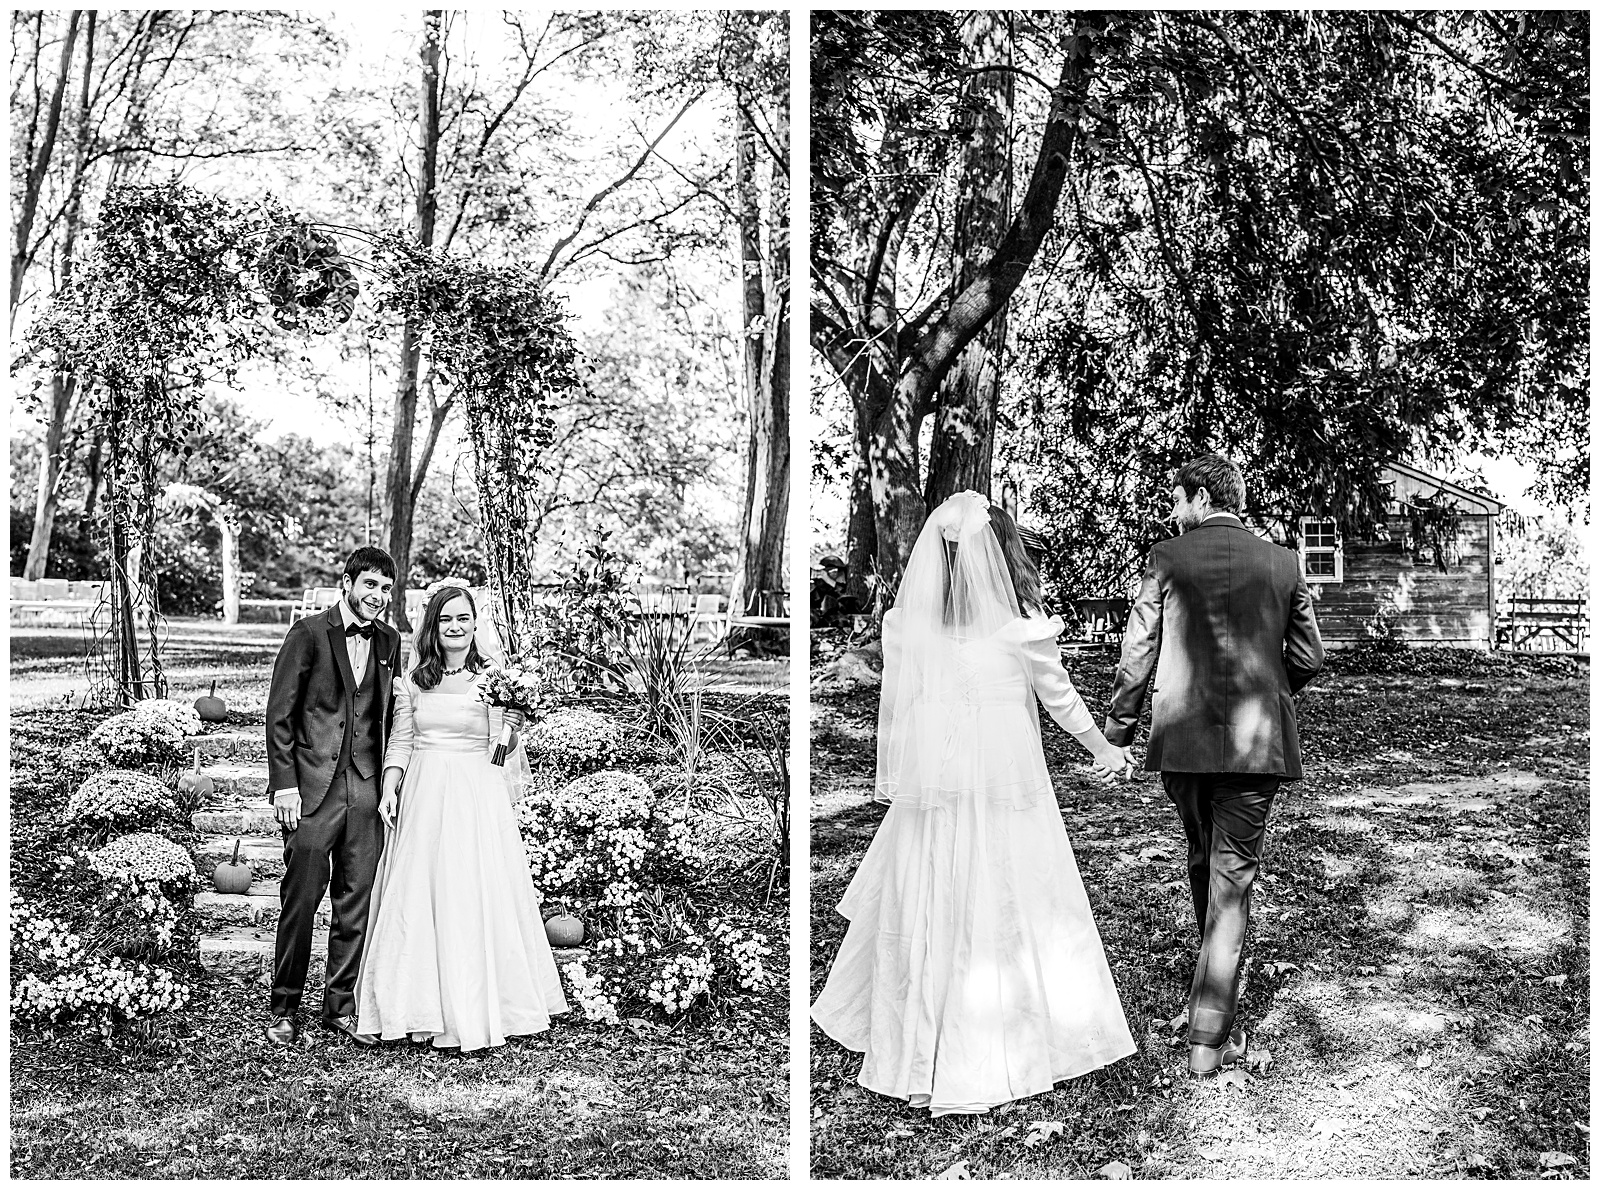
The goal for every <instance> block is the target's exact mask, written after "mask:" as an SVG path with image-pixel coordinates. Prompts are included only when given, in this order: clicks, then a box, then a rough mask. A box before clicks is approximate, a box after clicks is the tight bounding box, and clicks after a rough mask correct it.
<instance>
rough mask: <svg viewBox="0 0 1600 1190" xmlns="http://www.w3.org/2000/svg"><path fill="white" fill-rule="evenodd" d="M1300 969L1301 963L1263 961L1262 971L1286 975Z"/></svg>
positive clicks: (1268, 973)
mask: <svg viewBox="0 0 1600 1190" xmlns="http://www.w3.org/2000/svg"><path fill="white" fill-rule="evenodd" d="M1298 970H1300V964H1299V963H1263V964H1261V971H1262V973H1263V974H1265V975H1286V974H1287V973H1289V972H1290V971H1298Z"/></svg>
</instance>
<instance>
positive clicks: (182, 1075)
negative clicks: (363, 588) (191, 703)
mask: <svg viewBox="0 0 1600 1190" xmlns="http://www.w3.org/2000/svg"><path fill="white" fill-rule="evenodd" d="M282 633H283V628H282V627H281V626H278V627H276V628H275V629H274V628H272V627H271V626H265V630H263V628H260V627H253V626H247V627H245V628H244V629H242V630H240V631H239V632H238V634H237V638H236V639H235V638H234V637H233V635H232V633H231V632H223V631H219V630H217V629H216V628H215V627H214V626H209V625H206V626H193V625H185V626H183V628H182V631H181V632H179V631H175V632H174V639H173V644H172V646H171V647H170V651H169V654H168V661H169V675H170V676H171V678H172V681H173V686H174V696H175V697H180V698H191V697H193V696H194V694H195V693H198V692H200V691H202V690H203V689H205V687H206V686H208V685H209V682H210V677H211V675H212V674H213V673H217V674H221V675H222V676H223V682H222V685H221V687H219V693H223V694H225V696H226V697H227V699H228V702H229V704H230V710H231V712H232V718H233V723H232V724H231V725H232V726H234V727H239V726H244V725H248V724H256V725H259V724H260V723H261V707H262V702H263V700H264V692H265V682H266V677H267V672H268V668H269V667H270V664H271V659H272V656H273V655H274V653H275V652H276V647H277V642H278V640H279V639H281V637H282ZM63 635H65V636H67V637H70V638H71V639H72V640H80V639H81V638H78V637H77V634H59V633H55V634H53V633H49V632H41V633H27V634H20V633H19V634H17V635H15V636H13V638H12V646H11V648H12V683H13V695H14V703H13V712H12V719H11V733H12V737H11V741H12V757H11V775H12V784H11V790H12V797H11V857H12V859H11V880H12V887H13V888H16V889H18V890H20V891H22V892H24V893H25V894H26V893H29V892H36V891H39V890H40V889H41V888H43V887H44V885H45V883H46V882H47V881H48V879H49V869H48V864H49V861H50V859H51V857H52V856H53V855H54V854H55V851H56V850H57V849H58V846H59V840H60V838H61V835H60V830H59V827H58V826H57V825H56V816H57V815H58V813H59V811H60V809H61V807H62V805H63V804H64V803H65V799H66V796H67V793H68V792H69V790H68V788H67V782H66V781H65V779H64V778H63V777H61V776H60V775H59V774H58V772H57V771H56V770H55V767H54V765H53V761H52V758H53V756H54V754H55V752H56V751H57V750H58V749H59V748H60V746H61V745H62V743H63V742H65V741H68V740H73V739H79V738H82V737H83V736H84V735H86V734H87V732H88V731H89V729H90V727H91V726H92V725H93V723H94V722H95V721H97V720H98V719H99V718H100V716H99V715H96V714H91V713H87V712H82V711H77V710H73V709H71V707H70V702H71V699H72V694H71V692H70V688H71V685H72V683H73V681H74V680H75V681H76V682H77V684H78V686H80V687H81V686H82V684H83V682H82V678H81V676H79V677H77V678H76V679H74V678H73V675H72V660H71V659H72V658H74V657H76V656H77V655H78V652H77V649H75V648H73V647H71V646H70V643H66V644H64V643H62V637H63ZM78 647H80V648H81V645H80V646H78ZM781 668H782V667H781V665H778V666H775V665H774V663H771V662H757V663H739V662H735V663H733V664H732V665H731V666H728V667H726V669H727V676H728V677H729V679H730V680H731V681H732V682H735V683H738V684H742V685H751V686H761V687H763V688H776V689H780V690H781V689H784V688H785V687H786V683H787V676H786V673H785V672H780V670H781ZM77 672H78V674H79V675H81V673H82V670H81V668H80V669H78V671H77ZM723 677H724V675H723V674H720V673H719V674H718V675H717V679H718V681H719V682H720V681H721V680H722V679H723ZM28 708H31V709H28ZM176 837H177V838H178V840H179V841H180V842H185V843H188V842H192V839H191V838H189V837H187V836H185V835H182V834H179V835H177V836H176ZM754 900H755V903H756V904H757V905H759V904H760V896H759V894H755V895H754ZM759 912H760V913H761V915H762V918H763V922H762V925H761V928H763V929H765V930H766V931H767V932H768V934H769V936H770V938H771V940H772V945H773V950H774V953H773V955H772V956H771V957H770V958H769V959H768V961H767V966H768V969H769V970H771V971H773V972H785V971H787V969H788V958H787V940H788V929H787V925H788V906H787V903H786V902H785V901H781V900H780V901H775V903H774V904H773V905H771V906H770V907H768V908H765V909H762V910H760V911H759ZM190 925H191V926H192V925H193V923H192V921H191V923H190ZM187 973H188V975H189V977H190V978H191V979H192V980H193V985H194V991H193V996H192V998H191V1000H190V1002H189V1004H188V1005H187V1006H186V1007H184V1008H183V1009H181V1010H179V1011H177V1012H174V1013H171V1014H168V1015H166V1016H163V1017H160V1018H157V1019H155V1020H153V1021H150V1022H146V1023H145V1024H144V1025H142V1026H140V1027H136V1028H134V1029H131V1030H125V1031H123V1032H121V1033H119V1034H118V1035H116V1036H114V1037H113V1038H112V1039H110V1040H109V1041H105V1040H101V1039H100V1038H98V1037H97V1036H93V1035H87V1036H86V1035H85V1034H84V1033H82V1032H81V1031H78V1030H74V1029H72V1028H70V1027H64V1028H62V1029H60V1030H57V1031H53V1032H52V1031H42V1030H37V1029H32V1028H21V1027H13V1030H12V1037H11V1070H10V1074H11V1166H10V1169H11V1176H12V1177H13V1178H61V1179H75V1178H96V1179H99V1178H229V1179H232V1178H262V1179H265V1178H355V1177H361V1178H412V1177H416V1178H568V1177H583V1178H609V1177H632V1178H774V1177H785V1176H787V1167H788V1166H787V1163H788V1140H789V1108H788V1099H789V1081H788V1064H789V1054H788V1037H789V1034H788V994H787V988H786V986H785V985H786V983H787V981H786V980H782V979H781V978H780V979H779V980H778V986H775V987H772V988H769V989H768V990H767V991H765V992H763V993H762V994H761V995H760V996H747V997H744V998H743V999H741V1000H740V1001H739V1002H738V1003H737V1004H736V1005H734V1006H733V1007H732V1008H731V1009H724V1010H721V1011H719V1012H718V1013H717V1014H716V1015H711V1014H709V1013H705V1012H702V1014H701V1015H700V1016H699V1017H697V1018H696V1019H694V1020H693V1021H690V1022H680V1023H679V1024H677V1025H676V1026H674V1027H673V1028H672V1029H670V1030H668V1029H666V1028H662V1027H652V1026H630V1027H624V1028H621V1029H618V1028H610V1027H606V1026H601V1025H595V1024H590V1023H588V1022H586V1021H584V1020H583V1019H582V1014H581V1011H575V1012H571V1013H568V1014H567V1015H565V1016H563V1017H558V1018H557V1020H556V1023H555V1025H554V1026H553V1027H552V1028H551V1029H550V1030H549V1031H548V1032H546V1033H543V1034H541V1035H539V1036H537V1037H534V1038H525V1039H512V1040H511V1041H510V1042H509V1043H508V1044H507V1045H506V1046H505V1047H504V1048H502V1049H498V1050H487V1051H480V1052H477V1053H473V1054H467V1055H460V1054H453V1053H449V1052H444V1051H436V1050H434V1049H433V1048H432V1047H427V1046H416V1047H413V1046H411V1045H409V1044H407V1043H404V1042H400V1043H395V1044H391V1045H385V1046H382V1047H379V1048H378V1049H376V1050H369V1049H363V1048H361V1047H358V1046H356V1045H354V1044H352V1043H350V1042H348V1041H347V1040H345V1039H344V1038H342V1037H337V1036H335V1035H333V1034H331V1033H328V1032H326V1031H324V1030H322V1029H320V1028H319V1027H318V1026H316V1025H312V1026H310V1027H308V1028H307V1030H306V1032H305V1034H304V1036H303V1037H302V1040H301V1043H300V1045H298V1046H296V1047H291V1048H288V1049H279V1048H277V1047H275V1046H272V1045H270V1044H268V1043H267V1042H266V1040H265V1039H264V1038H262V1037H261V1027H262V1026H263V1025H264V1024H265V1023H266V1022H267V1019H268V1017H267V993H266V988H264V987H262V986H261V985H260V984H259V983H257V982H255V981H254V980H248V981H247V980H245V979H243V978H239V977H228V976H222V975H217V974H213V973H211V972H208V971H206V970H204V969H203V968H201V967H200V966H199V965H198V963H197V962H195V963H191V964H190V965H189V967H188V968H187ZM320 997H321V988H320V986H319V983H318V981H317V980H316V979H314V980H313V981H312V983H311V985H310V986H309V987H308V989H307V994H306V1004H307V1005H308V1006H309V1011H310V1012H311V1013H312V1014H313V1015H314V1011H315V1006H316V1005H317V1004H318V1003H319V1002H320ZM569 999H572V1000H573V1003H574V1004H575V1003H576V1000H575V999H573V998H572V997H570V996H569Z"/></svg>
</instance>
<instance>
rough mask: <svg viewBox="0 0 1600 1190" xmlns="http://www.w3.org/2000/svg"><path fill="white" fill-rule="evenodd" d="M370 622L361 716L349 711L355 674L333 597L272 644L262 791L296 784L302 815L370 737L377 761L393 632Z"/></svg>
mask: <svg viewBox="0 0 1600 1190" xmlns="http://www.w3.org/2000/svg"><path fill="white" fill-rule="evenodd" d="M373 628H374V632H373V634H372V651H371V655H370V659H369V661H368V662H367V668H368V670H369V672H370V675H371V679H372V682H373V686H372V688H371V689H370V692H369V693H370V705H371V708H372V710H371V712H370V713H369V715H368V716H367V717H366V720H365V721H364V722H361V721H358V717H357V715H356V701H357V700H356V690H357V679H356V675H355V673H354V671H353V670H352V669H351V667H350V651H349V648H348V647H347V646H346V644H345V639H344V637H345V626H344V620H343V618H342V616H341V615H340V612H339V608H338V606H337V605H335V606H334V607H331V608H329V609H328V610H327V611H325V612H320V613H318V614H317V615H315V616H307V617H306V618H305V619H303V620H298V621H296V622H295V623H294V624H291V625H290V626H289V634H288V635H287V636H286V637H284V640H283V647H282V648H280V649H279V650H278V659H277V661H276V662H275V663H274V664H273V667H272V686H271V688H270V689H269V691H268V693H267V796H268V797H269V798H270V797H271V796H272V793H273V792H274V791H276V790H279V789H290V788H298V789H299V790H300V813H301V814H302V815H304V816H307V817H309V816H310V815H312V814H314V813H316V810H317V807H318V806H320V805H321V804H322V799H323V797H324V796H325V795H326V794H327V792H328V787H329V786H330V785H331V784H332V783H333V779H334V778H335V777H337V776H338V775H339V768H340V765H341V763H352V757H356V756H361V755H370V754H371V752H372V747H371V746H372V745H375V747H376V754H377V765H378V767H379V768H381V767H382V764H383V746H384V743H385V741H387V740H388V738H389V726H390V724H391V723H392V722H393V721H394V676H395V671H396V670H397V669H398V668H399V667H400V633H399V632H397V631H395V629H394V628H392V627H391V626H389V625H388V624H384V623H380V622H374V625H373ZM362 732H365V733H368V735H367V738H366V739H365V740H363V739H361V738H360V736H359V735H358V733H362ZM362 744H366V745H368V746H367V747H362V746H361V745H362ZM362 775H363V776H373V775H375V774H373V773H363V774H362Z"/></svg>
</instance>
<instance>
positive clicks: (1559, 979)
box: [1544, 975, 1567, 987]
mask: <svg viewBox="0 0 1600 1190" xmlns="http://www.w3.org/2000/svg"><path fill="white" fill-rule="evenodd" d="M1544 982H1545V983H1548V984H1554V985H1555V986H1556V987H1560V986H1561V985H1562V984H1564V983H1566V982H1567V977H1566V976H1565V975H1546V976H1545V977H1544Z"/></svg>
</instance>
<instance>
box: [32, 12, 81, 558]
mask: <svg viewBox="0 0 1600 1190" xmlns="http://www.w3.org/2000/svg"><path fill="white" fill-rule="evenodd" d="M97 16H98V14H97V13H96V12H94V11H92V10H91V11H90V12H89V14H88V19H87V20H86V21H85V22H84V31H83V39H84V51H83V89H82V91H81V92H80V93H79V96H78V135H77V141H76V145H75V147H74V154H73V166H72V188H71V190H70V192H69V193H68V196H67V212H66V230H65V232H64V234H63V236H62V244H61V279H60V284H59V285H58V287H57V288H58V289H59V290H65V289H66V288H67V287H68V286H69V285H71V283H72V274H73V270H74V267H75V264H76V262H75V260H74V255H73V254H74V253H75V252H76V250H77V245H78V229H79V227H80V226H81V223H82V216H83V175H84V169H85V165H86V159H87V155H88V153H87V150H88V145H89V102H90V93H91V87H90V84H91V82H92V79H93V75H94V34H95V22H96V18H97ZM77 387H78V385H77V378H76V377H68V376H64V375H63V374H62V373H61V372H60V371H59V370H58V371H57V372H56V373H55V374H54V375H52V376H51V378H50V415H49V420H48V421H47V422H46V423H45V432H44V443H43V445H42V446H41V448H40V456H39V490H38V494H37V496H36V498H35V501H34V507H33V536H32V537H31V538H30V539H29V541H28V561H27V565H26V566H25V567H24V568H23V571H22V574H23V577H24V578H27V579H40V578H44V577H45V572H46V570H47V569H48V567H49V561H50V540H51V538H52V537H53V536H54V535H55V526H56V509H57V508H58V507H59V505H60V500H61V478H62V474H63V472H64V471H65V470H66V465H67V460H66V458H65V457H64V456H63V453H62V446H63V445H64V444H65V442H66V433H67V418H68V414H69V413H70V412H71V409H72V398H73V394H74V392H75V391H76V390H77Z"/></svg>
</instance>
